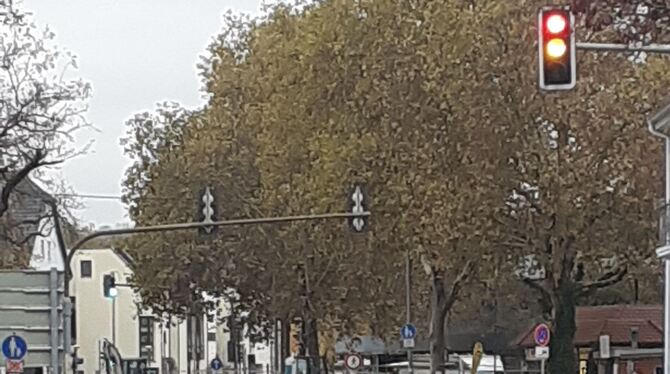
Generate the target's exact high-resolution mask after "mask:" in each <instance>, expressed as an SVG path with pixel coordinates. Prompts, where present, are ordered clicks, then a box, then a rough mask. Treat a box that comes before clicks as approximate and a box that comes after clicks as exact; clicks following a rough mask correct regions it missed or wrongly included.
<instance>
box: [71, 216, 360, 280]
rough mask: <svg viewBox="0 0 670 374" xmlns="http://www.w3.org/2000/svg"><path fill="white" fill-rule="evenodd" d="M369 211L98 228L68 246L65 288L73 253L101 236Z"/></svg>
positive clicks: (253, 223) (303, 218) (299, 219)
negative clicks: (110, 228) (70, 246)
mask: <svg viewBox="0 0 670 374" xmlns="http://www.w3.org/2000/svg"><path fill="white" fill-rule="evenodd" d="M370 215H371V214H370V212H369V211H363V212H351V213H323V214H310V215H300V216H286V217H267V218H247V219H231V220H226V221H215V222H188V223H174V224H167V225H155V226H140V227H133V228H124V229H112V230H100V231H96V232H93V233H91V234H88V235H86V236H85V237H83V238H81V239H79V240H78V241H77V242H76V243H75V244H74V245H73V246H72V248H70V251H69V253H68V254H67V258H66V261H65V274H64V275H65V290H66V292H67V290H69V286H70V279H71V277H72V259H73V258H74V255H75V253H77V251H78V250H80V249H81V247H82V246H83V245H84V244H86V243H87V242H89V241H91V240H93V239H95V238H99V237H103V236H115V235H129V234H141V233H149V232H163V231H181V230H192V229H199V228H207V227H219V226H246V225H259V224H268V223H284V222H296V221H316V220H326V219H338V218H339V219H341V218H347V219H351V218H367V217H370Z"/></svg>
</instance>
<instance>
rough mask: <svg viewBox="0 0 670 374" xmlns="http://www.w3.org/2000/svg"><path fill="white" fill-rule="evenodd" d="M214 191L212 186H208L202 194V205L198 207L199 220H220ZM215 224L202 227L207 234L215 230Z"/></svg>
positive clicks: (209, 221) (206, 221)
mask: <svg viewBox="0 0 670 374" xmlns="http://www.w3.org/2000/svg"><path fill="white" fill-rule="evenodd" d="M214 196H215V195H214V192H213V191H212V189H211V188H209V187H206V188H205V190H204V191H203V192H202V193H201V194H200V207H199V209H198V217H197V220H198V221H200V222H203V223H213V222H216V221H217V220H218V217H217V211H216V204H215V203H214V202H215V198H214ZM214 229H215V227H214V226H205V227H202V228H200V231H202V232H203V233H205V234H211V233H212V232H213V231H214Z"/></svg>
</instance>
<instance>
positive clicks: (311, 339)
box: [303, 313, 321, 374]
mask: <svg viewBox="0 0 670 374" xmlns="http://www.w3.org/2000/svg"><path fill="white" fill-rule="evenodd" d="M307 314H308V315H309V314H311V313H307ZM304 326H305V330H304V332H303V333H304V335H303V341H304V342H305V349H306V351H307V356H308V357H310V358H311V359H312V363H313V364H314V368H315V371H314V372H312V374H316V373H318V372H319V367H320V363H321V360H320V356H319V331H318V328H317V321H316V318H313V317H311V316H309V317H307V318H306V320H305V324H304Z"/></svg>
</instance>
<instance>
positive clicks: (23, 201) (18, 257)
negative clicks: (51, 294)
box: [0, 178, 69, 270]
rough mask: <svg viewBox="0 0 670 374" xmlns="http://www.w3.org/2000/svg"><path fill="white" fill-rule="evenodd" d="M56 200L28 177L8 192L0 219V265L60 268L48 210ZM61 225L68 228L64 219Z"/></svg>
mask: <svg viewBox="0 0 670 374" xmlns="http://www.w3.org/2000/svg"><path fill="white" fill-rule="evenodd" d="M55 202H56V199H55V198H54V197H53V196H51V195H50V194H48V193H47V192H45V191H44V190H43V189H42V188H41V187H40V186H38V185H37V183H35V182H34V181H33V180H31V179H30V178H26V179H24V180H23V181H22V182H21V183H19V185H18V186H17V187H16V189H15V190H14V191H13V192H12V194H11V195H10V204H9V210H8V211H7V212H5V214H4V215H3V216H2V217H1V218H0V267H15V268H16V267H18V268H22V267H30V268H34V269H37V270H48V269H50V268H52V267H56V268H57V269H58V270H63V263H64V262H63V256H62V254H61V252H60V249H59V247H58V241H57V239H56V233H55V230H54V221H53V215H52V210H51V204H54V203H55ZM62 225H63V226H64V227H63V228H64V229H67V228H69V225H68V223H67V222H65V221H62ZM65 231H68V230H65Z"/></svg>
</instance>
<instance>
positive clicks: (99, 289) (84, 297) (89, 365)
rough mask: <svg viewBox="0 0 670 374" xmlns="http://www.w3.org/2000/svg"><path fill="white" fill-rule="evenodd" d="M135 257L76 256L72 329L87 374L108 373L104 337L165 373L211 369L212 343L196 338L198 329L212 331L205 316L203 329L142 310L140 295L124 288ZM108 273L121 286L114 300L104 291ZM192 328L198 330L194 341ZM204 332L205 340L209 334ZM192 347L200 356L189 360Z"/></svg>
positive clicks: (101, 252)
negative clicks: (102, 354) (102, 355)
mask: <svg viewBox="0 0 670 374" xmlns="http://www.w3.org/2000/svg"><path fill="white" fill-rule="evenodd" d="M131 261H132V260H131V259H130V258H129V257H128V256H127V255H126V254H124V253H123V252H121V251H118V250H114V249H95V250H90V249H88V250H80V251H77V253H76V254H75V256H74V258H73V263H72V267H73V272H74V276H73V280H72V283H71V287H72V289H71V297H72V298H73V300H74V316H75V318H74V319H75V320H76V324H75V327H74V328H73V330H74V331H73V333H74V335H75V336H74V341H75V344H76V345H78V346H79V357H82V358H84V364H83V365H82V366H81V368H80V369H81V370H83V372H84V373H85V374H89V373H90V374H93V373H98V372H100V371H101V370H102V371H103V372H104V368H105V366H104V363H103V362H101V361H100V360H99V356H100V346H101V344H102V341H103V339H107V340H108V341H110V342H112V343H113V344H114V345H115V346H116V347H117V349H118V350H119V353H120V354H121V357H122V358H123V359H124V360H128V359H140V358H144V359H146V360H147V366H148V367H154V368H159V369H161V370H160V371H161V372H167V371H170V372H172V373H179V374H189V373H195V372H196V371H198V370H204V369H206V367H207V365H208V361H207V358H208V352H203V350H206V349H207V347H208V345H206V344H204V342H201V343H198V339H195V337H194V335H195V332H196V331H201V332H204V331H207V330H206V328H207V327H206V326H205V325H204V324H205V322H204V321H202V318H201V319H200V323H202V324H203V325H202V327H199V326H198V327H196V326H193V324H192V323H188V322H179V321H177V320H172V321H171V323H170V322H169V321H166V320H163V319H161V318H159V317H157V316H154V315H152V314H151V313H150V312H146V311H142V310H141V309H140V308H139V307H138V304H139V300H138V297H137V295H136V294H135V293H134V292H133V291H132V289H131V288H130V287H127V286H124V284H125V283H126V281H125V280H126V279H127V278H128V276H130V275H131V269H130V263H131ZM106 274H111V275H114V278H115V280H116V283H117V284H118V285H119V286H118V287H117V289H118V295H117V296H116V297H115V298H113V299H108V298H106V297H105V296H104V295H103V277H104V276H105V275H106ZM188 325H191V328H190V329H189V328H188ZM187 330H191V331H192V332H193V336H192V337H191V339H189V337H188V333H187ZM199 335H200V337H201V339H200V340H201V341H202V340H204V338H205V337H204V336H203V335H205V334H202V333H200V334H199ZM198 347H202V348H198ZM189 348H195V349H189ZM189 350H193V351H200V354H199V355H198V356H199V357H198V358H199V359H194V360H192V359H190V358H189V356H191V355H189ZM193 356H195V354H193Z"/></svg>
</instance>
